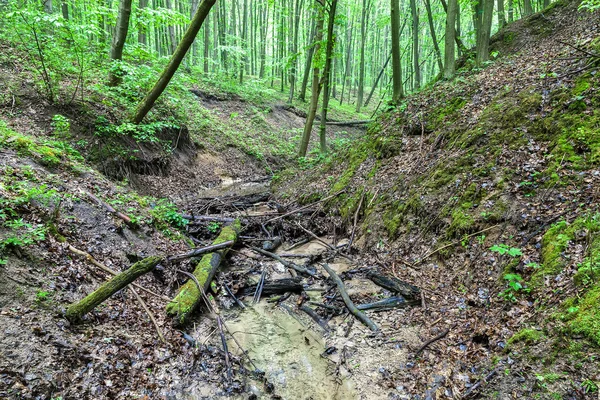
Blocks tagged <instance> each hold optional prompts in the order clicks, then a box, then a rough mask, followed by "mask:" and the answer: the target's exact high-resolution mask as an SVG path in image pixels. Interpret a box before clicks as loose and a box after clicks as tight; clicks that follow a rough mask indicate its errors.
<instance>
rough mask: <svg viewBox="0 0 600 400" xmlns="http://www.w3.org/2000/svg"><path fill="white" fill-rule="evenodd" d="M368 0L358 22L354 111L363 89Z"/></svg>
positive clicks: (357, 106) (361, 101) (364, 3)
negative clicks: (358, 44)
mask: <svg viewBox="0 0 600 400" xmlns="http://www.w3.org/2000/svg"><path fill="white" fill-rule="evenodd" d="M370 8H371V1H370V0H363V6H362V18H361V22H360V63H359V66H358V68H359V70H358V94H357V95H356V112H357V113H358V112H360V108H361V107H362V103H363V96H364V91H365V44H366V42H367V24H368V22H369V18H368V15H369V9H370Z"/></svg>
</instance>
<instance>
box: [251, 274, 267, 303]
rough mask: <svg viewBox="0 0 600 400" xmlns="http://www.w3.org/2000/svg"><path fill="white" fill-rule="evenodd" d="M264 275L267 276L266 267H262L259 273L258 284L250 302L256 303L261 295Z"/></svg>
mask: <svg viewBox="0 0 600 400" xmlns="http://www.w3.org/2000/svg"><path fill="white" fill-rule="evenodd" d="M266 277H267V269H266V268H264V269H263V272H262V273H261V274H260V280H259V281H258V285H256V290H255V291H254V298H253V299H252V304H256V303H258V302H259V301H260V296H261V295H262V291H263V288H264V286H265V278H266Z"/></svg>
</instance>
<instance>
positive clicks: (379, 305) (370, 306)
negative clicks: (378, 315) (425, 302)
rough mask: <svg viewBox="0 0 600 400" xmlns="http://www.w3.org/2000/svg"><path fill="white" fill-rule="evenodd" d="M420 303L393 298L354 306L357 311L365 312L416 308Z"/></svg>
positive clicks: (402, 298) (418, 301)
mask: <svg viewBox="0 0 600 400" xmlns="http://www.w3.org/2000/svg"><path fill="white" fill-rule="evenodd" d="M420 303H421V301H420V300H409V301H406V299H405V298H404V297H402V296H394V297H389V298H387V299H383V300H379V301H376V302H373V303H367V304H359V305H357V306H356V308H358V309H359V310H363V311H367V310H370V311H385V310H391V309H393V308H403V307H411V306H417V305H419V304H420Z"/></svg>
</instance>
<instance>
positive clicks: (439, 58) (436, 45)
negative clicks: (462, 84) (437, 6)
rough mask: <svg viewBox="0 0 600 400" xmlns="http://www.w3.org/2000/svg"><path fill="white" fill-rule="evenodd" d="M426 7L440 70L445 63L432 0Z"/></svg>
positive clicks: (426, 2)
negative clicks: (436, 32) (434, 21)
mask: <svg viewBox="0 0 600 400" xmlns="http://www.w3.org/2000/svg"><path fill="white" fill-rule="evenodd" d="M499 1H500V0H499ZM425 8H426V9H427V20H428V21H429V30H430V31H431V39H432V41H433V48H434V50H435V57H436V60H437V63H438V67H439V69H440V72H441V71H443V70H444V63H443V62H442V53H441V51H440V45H439V43H438V41H437V35H436V34H435V26H434V25H433V13H432V12H431V2H430V0H425Z"/></svg>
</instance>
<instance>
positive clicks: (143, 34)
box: [137, 0, 148, 45]
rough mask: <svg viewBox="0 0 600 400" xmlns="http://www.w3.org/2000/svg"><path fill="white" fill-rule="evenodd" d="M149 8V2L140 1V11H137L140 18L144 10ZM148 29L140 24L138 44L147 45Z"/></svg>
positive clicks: (145, 0) (146, 0)
mask: <svg viewBox="0 0 600 400" xmlns="http://www.w3.org/2000/svg"><path fill="white" fill-rule="evenodd" d="M147 6H148V0H140V3H139V4H138V11H137V15H138V17H139V14H141V13H142V12H143V10H144V8H146V7H147ZM147 29H148V28H147V27H146V26H145V25H143V24H139V26H138V43H140V44H143V45H146V44H147V41H148V38H147V37H146V30H147Z"/></svg>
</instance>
